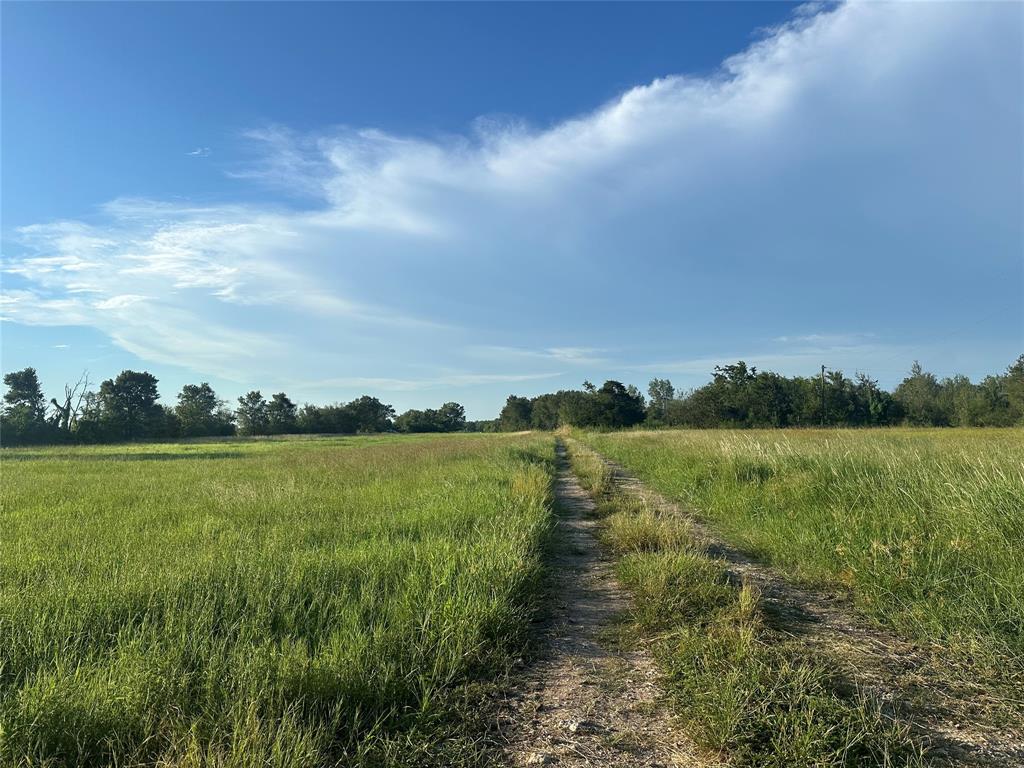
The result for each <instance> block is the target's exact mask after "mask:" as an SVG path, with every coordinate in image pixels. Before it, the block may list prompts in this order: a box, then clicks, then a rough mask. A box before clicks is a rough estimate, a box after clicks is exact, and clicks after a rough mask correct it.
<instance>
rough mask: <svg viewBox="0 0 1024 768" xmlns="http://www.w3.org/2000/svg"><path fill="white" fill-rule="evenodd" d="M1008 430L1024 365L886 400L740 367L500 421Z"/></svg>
mask: <svg viewBox="0 0 1024 768" xmlns="http://www.w3.org/2000/svg"><path fill="white" fill-rule="evenodd" d="M901 424H906V425H914V426H935V427H947V426H953V427H984V426H989V427H1007V426H1014V425H1021V424H1024V355H1021V356H1020V357H1019V358H1017V360H1016V361H1014V362H1013V363H1011V364H1010V366H1009V367H1008V368H1007V369H1006V371H1005V372H1004V373H1001V374H996V375H992V376H986V377H985V378H984V379H982V380H981V381H980V382H978V383H973V382H971V380H970V379H969V378H967V377H966V376H959V375H957V376H952V377H949V378H944V379H939V378H938V377H937V376H935V374H933V373H930V372H928V371H925V370H923V369H922V367H921V366H920V364H919V363H916V362H915V363H914V364H913V366H912V367H911V369H910V372H909V373H908V375H907V376H906V377H905V378H904V379H903V381H901V382H900V384H899V385H898V386H897V387H896V388H895V389H894V390H893V391H892V392H887V391H885V390H884V389H881V388H880V387H879V386H878V382H877V381H876V380H874V379H872V378H870V377H869V376H867V375H866V374H863V373H858V374H856V375H855V376H854V377H853V378H852V379H850V378H848V377H846V376H845V375H844V374H843V372H842V371H838V370H834V371H830V370H824V369H823V370H822V372H821V374H820V375H819V376H788V377H787V376H782V375H780V374H778V373H773V372H771V371H758V370H757V368H756V367H753V366H748V365H747V364H746V363H745V362H744V361H742V360H740V361H739V362H736V363H734V364H731V365H724V366H716V367H715V370H714V372H713V373H712V379H711V381H710V382H709V383H707V384H705V385H704V386H702V387H697V388H696V389H691V390H687V391H683V392H677V390H676V388H675V387H674V386H673V385H672V382H671V381H670V380H668V379H657V378H656V379H652V380H651V382H650V385H649V386H648V388H647V397H646V398H645V397H644V395H643V394H642V393H641V392H640V391H639V390H638V389H637V388H636V387H634V386H632V385H631V386H628V387H627V386H625V385H623V384H622V383H620V382H618V381H606V382H605V383H604V385H603V386H602V387H600V388H597V387H595V386H594V385H593V384H591V383H590V382H584V385H583V389H582V390H562V391H560V392H555V393H551V394H546V395H539V396H537V397H533V398H526V397H519V396H516V395H511V396H509V398H508V400H507V401H506V403H505V407H504V408H502V410H501V414H500V416H499V417H498V422H497V428H498V429H501V430H503V431H519V430H524V429H556V428H558V427H560V426H575V427H590V428H597V429H618V428H623V427H633V426H638V425H643V426H647V427H691V428H705V429H706V428H715V427H731V428H748V427H749V428H752V427H761V428H770V427H811V426H844V427H873V426H894V425H901Z"/></svg>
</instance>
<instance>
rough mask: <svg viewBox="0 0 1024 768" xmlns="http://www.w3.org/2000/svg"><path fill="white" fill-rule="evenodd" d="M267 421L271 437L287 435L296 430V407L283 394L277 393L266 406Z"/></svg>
mask: <svg viewBox="0 0 1024 768" xmlns="http://www.w3.org/2000/svg"><path fill="white" fill-rule="evenodd" d="M267 420H268V424H269V427H270V433H271V434H272V435H287V434H291V433H293V432H295V431H297V429H298V407H297V406H296V405H295V403H293V402H292V401H291V400H290V399H289V398H288V395H286V394H285V393H284V392H278V393H277V394H276V395H274V396H273V397H272V398H271V399H270V403H269V404H268V405H267Z"/></svg>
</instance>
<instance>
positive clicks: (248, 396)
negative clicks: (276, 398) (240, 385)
mask: <svg viewBox="0 0 1024 768" xmlns="http://www.w3.org/2000/svg"><path fill="white" fill-rule="evenodd" d="M235 416H236V417H237V418H238V431H239V432H240V433H241V434H243V435H265V434H267V433H268V431H269V428H270V417H269V414H268V411H267V401H266V400H265V399H264V397H263V395H262V394H261V393H260V391H259V390H258V389H254V390H253V391H251V392H246V393H245V394H244V395H242V396H241V397H240V398H238V408H237V409H236V410H235Z"/></svg>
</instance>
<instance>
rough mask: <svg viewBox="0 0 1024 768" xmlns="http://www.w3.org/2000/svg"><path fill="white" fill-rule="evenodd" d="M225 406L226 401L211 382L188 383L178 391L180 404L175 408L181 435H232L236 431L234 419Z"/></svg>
mask: <svg viewBox="0 0 1024 768" xmlns="http://www.w3.org/2000/svg"><path fill="white" fill-rule="evenodd" d="M224 406H225V402H224V401H223V400H221V399H220V398H218V397H217V393H216V392H214V391H213V388H212V387H211V386H210V385H209V383H207V382H205V381H204V382H203V383H202V384H186V385H185V386H184V387H182V388H181V392H179V393H178V404H177V406H175V408H174V414H175V416H177V418H178V428H179V430H180V432H181V435H182V436H184V437H203V436H207V435H230V434H231V433H232V432H233V431H234V424H233V419H232V416H231V413H230V412H229V411H227V410H226V409H225V408H224Z"/></svg>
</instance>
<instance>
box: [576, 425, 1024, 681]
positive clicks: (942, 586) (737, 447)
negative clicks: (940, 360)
mask: <svg viewBox="0 0 1024 768" xmlns="http://www.w3.org/2000/svg"><path fill="white" fill-rule="evenodd" d="M581 437H582V438H583V439H584V441H585V442H586V443H587V444H588V445H590V446H591V447H592V448H594V449H595V450H597V451H599V452H600V453H601V454H603V455H604V456H607V457H608V458H611V459H614V460H616V461H618V462H620V463H622V464H623V465H624V466H625V467H626V468H628V469H629V470H630V471H632V472H634V473H636V475H637V476H638V477H639V478H640V479H641V480H643V481H644V482H646V483H648V484H649V485H650V486H651V487H652V488H654V489H656V490H657V491H659V492H661V493H663V494H665V495H666V496H668V497H670V498H673V499H675V500H677V501H680V502H682V503H683V504H684V505H685V506H687V507H688V508H690V509H692V510H694V511H695V513H696V514H697V515H698V517H700V518H701V519H703V520H705V521H707V522H708V523H710V524H711V525H712V526H713V527H714V528H715V529H716V530H717V531H718V532H719V533H720V534H721V535H722V536H723V537H724V538H726V539H727V540H729V541H731V542H732V543H734V544H736V545H737V546H739V547H741V548H742V549H744V550H745V551H747V552H748V553H750V554H751V555H753V556H755V557H757V558H758V559H759V560H762V561H764V562H766V563H768V564H772V565H775V566H777V567H779V568H780V569H782V570H783V572H785V573H787V574H789V575H790V576H792V577H794V578H796V579H797V580H799V581H802V582H804V583H808V584H811V585H817V586H822V585H824V586H827V587H831V588H836V589H839V590H841V591H846V592H849V593H850V594H851V595H852V597H853V598H854V600H855V601H856V603H857V605H858V607H859V608H861V609H862V610H863V611H865V612H866V613H868V614H869V615H871V616H873V617H875V618H876V619H878V620H879V621H881V622H882V623H884V624H886V625H888V626H890V627H892V628H894V629H896V630H897V631H899V632H901V633H904V634H907V635H909V636H912V637H915V638H919V639H924V640H930V641H938V642H943V643H947V642H948V643H949V644H950V645H951V646H953V647H963V648H974V649H975V650H978V649H979V648H980V649H986V650H989V651H992V652H993V653H994V654H995V656H996V658H997V660H999V661H1000V663H1002V662H1004V661H1005V660H1006V659H1007V658H1013V659H1014V663H1015V664H1016V665H1018V666H1020V665H1021V664H1022V662H1021V659H1022V657H1024V590H1021V584H1024V431H1022V430H1020V429H1005V430H985V429H975V430H948V431H944V430H934V429H892V430H866V431H837V430H828V431H824V430H822V431H819V430H806V431H802V430H801V431H794V430H790V431H779V430H774V431H756V430H751V431H717V430H715V431H662V432H620V433H609V434H596V433H592V434H583V435H581Z"/></svg>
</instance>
